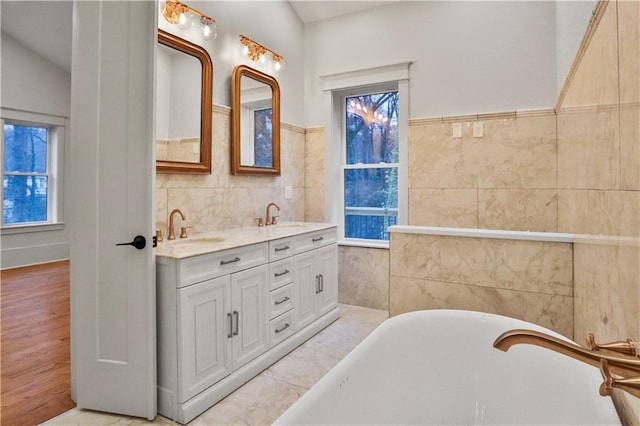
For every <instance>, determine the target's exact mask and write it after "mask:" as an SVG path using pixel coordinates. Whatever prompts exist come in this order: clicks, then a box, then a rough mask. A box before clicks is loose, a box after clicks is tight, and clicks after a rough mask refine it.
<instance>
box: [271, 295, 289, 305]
mask: <svg viewBox="0 0 640 426" xmlns="http://www.w3.org/2000/svg"><path fill="white" fill-rule="evenodd" d="M287 300H289V296H285V297H284V299H282V300H276V301H275V302H274V303H275V304H276V306H277V305H282V304H283V303H284V302H286V301H287Z"/></svg>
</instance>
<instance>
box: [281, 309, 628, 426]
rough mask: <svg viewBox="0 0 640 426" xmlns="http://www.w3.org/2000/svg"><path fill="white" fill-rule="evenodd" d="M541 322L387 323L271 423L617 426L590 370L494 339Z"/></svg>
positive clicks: (425, 316) (477, 318)
mask: <svg viewBox="0 0 640 426" xmlns="http://www.w3.org/2000/svg"><path fill="white" fill-rule="evenodd" d="M514 328H525V329H531V330H537V331H542V332H544V333H548V334H550V335H553V336H556V337H561V336H559V335H558V334H557V333H554V332H552V331H550V330H548V329H545V328H543V327H539V326H536V325H534V324H531V323H528V322H524V321H520V320H516V319H513V318H508V317H503V316H499V315H493V314H486V313H480V312H470V311H454V310H432V311H419V312H411V313H408V314H404V315H399V316H397V317H393V318H391V319H389V320H387V321H385V322H384V323H383V324H382V325H380V327H378V328H377V329H376V330H375V331H374V332H373V333H371V334H370V335H369V336H368V337H367V338H366V339H365V340H364V341H363V342H362V343H361V344H360V345H358V346H357V347H356V348H355V349H354V350H353V351H352V352H351V353H350V354H349V355H347V356H346V357H345V358H344V359H343V360H342V361H340V362H339V363H338V364H337V365H336V366H335V367H334V368H333V369H332V370H331V371H329V373H327V375H326V376H325V377H323V378H322V379H321V380H320V381H319V382H318V383H316V384H315V385H314V386H313V387H312V388H311V389H310V390H309V391H308V392H307V393H306V394H305V395H303V396H302V398H300V399H299V400H298V401H297V402H296V403H295V404H294V405H293V406H291V407H290V408H289V409H288V410H287V411H286V412H285V413H284V414H283V415H282V416H280V418H278V419H277V420H276V422H275V424H279V425H308V424H323V425H338V424H350V425H364V424H366V425H375V424H387V425H388V424H393V425H418V424H419V425H435V424H437V425H445V424H456V425H459V424H465V425H478V424H483V425H485V424H486V425H497V424H503V425H505V424H509V425H513V424H526V425H549V424H554V425H558V424H563V425H566V424H575V425H610V424H618V425H619V424H620V420H619V418H618V415H617V413H616V411H615V408H614V406H613V403H612V401H611V399H610V398H609V397H606V398H604V397H601V396H600V395H599V394H598V386H599V385H600V383H601V382H602V377H601V375H600V372H599V370H598V369H597V368H594V367H591V366H589V365H586V364H583V363H581V362H579V361H577V360H574V359H572V358H569V357H567V356H564V355H560V354H557V353H555V352H552V351H550V350H548V349H543V348H540V347H536V346H532V345H515V346H513V347H512V348H511V349H509V351H508V352H502V351H500V350H498V349H494V348H493V342H494V340H495V339H496V338H497V337H498V336H499V335H500V334H502V333H503V332H505V331H507V330H511V329H514Z"/></svg>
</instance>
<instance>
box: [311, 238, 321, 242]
mask: <svg viewBox="0 0 640 426" xmlns="http://www.w3.org/2000/svg"><path fill="white" fill-rule="evenodd" d="M322 240H324V237H318V238H312V239H311V242H314V243H317V242H318V241H322Z"/></svg>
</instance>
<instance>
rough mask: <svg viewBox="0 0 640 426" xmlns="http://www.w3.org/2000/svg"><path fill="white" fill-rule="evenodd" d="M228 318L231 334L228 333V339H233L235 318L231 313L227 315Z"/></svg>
mask: <svg viewBox="0 0 640 426" xmlns="http://www.w3.org/2000/svg"><path fill="white" fill-rule="evenodd" d="M227 318H228V319H229V333H227V337H228V338H229V339H231V338H232V337H233V335H232V333H233V317H232V316H231V312H229V313H228V314H227Z"/></svg>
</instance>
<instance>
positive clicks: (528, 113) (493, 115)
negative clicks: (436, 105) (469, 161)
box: [409, 108, 556, 126]
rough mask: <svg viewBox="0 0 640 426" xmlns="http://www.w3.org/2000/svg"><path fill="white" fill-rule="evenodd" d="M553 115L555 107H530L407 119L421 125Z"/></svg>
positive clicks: (415, 124)
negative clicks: (527, 108) (529, 108)
mask: <svg viewBox="0 0 640 426" xmlns="http://www.w3.org/2000/svg"><path fill="white" fill-rule="evenodd" d="M554 115H556V110H555V109H553V108H541V109H531V110H516V111H505V112H490V113H482V114H468V115H452V116H448V117H428V118H413V119H410V120H409V126H421V125H424V124H434V123H455V122H460V121H479V120H504V119H510V118H524V117H543V116H554Z"/></svg>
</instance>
